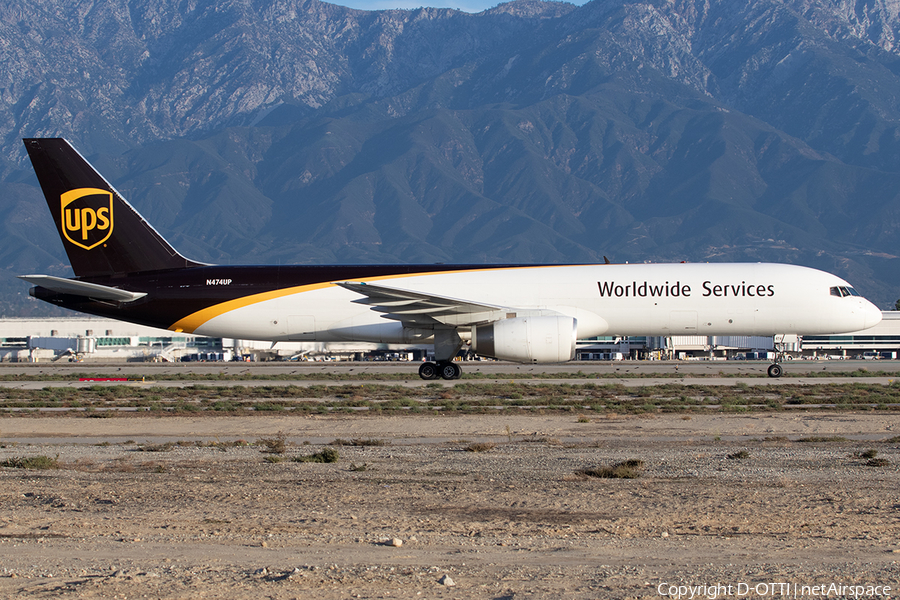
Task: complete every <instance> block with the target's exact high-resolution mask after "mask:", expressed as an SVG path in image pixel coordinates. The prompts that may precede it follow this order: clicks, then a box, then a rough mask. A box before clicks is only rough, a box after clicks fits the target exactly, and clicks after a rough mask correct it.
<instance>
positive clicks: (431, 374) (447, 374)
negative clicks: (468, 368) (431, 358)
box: [419, 360, 462, 379]
mask: <svg viewBox="0 0 900 600" xmlns="http://www.w3.org/2000/svg"><path fill="white" fill-rule="evenodd" d="M460 375H462V369H460V368H459V365H457V364H455V363H452V362H450V361H448V360H442V361H438V362H436V363H433V362H426V363H422V364H421V365H420V366H419V377H421V378H422V379H437V378H439V377H440V378H442V379H459V376H460Z"/></svg>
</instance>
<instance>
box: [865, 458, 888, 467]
mask: <svg viewBox="0 0 900 600" xmlns="http://www.w3.org/2000/svg"><path fill="white" fill-rule="evenodd" d="M889 464H891V461H889V460H888V459H886V458H870V459H869V460H867V461H866V462H864V463H863V465H865V466H867V467H886V466H888V465H889Z"/></svg>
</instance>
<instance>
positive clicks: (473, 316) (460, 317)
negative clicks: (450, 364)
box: [336, 281, 515, 327]
mask: <svg viewBox="0 0 900 600" xmlns="http://www.w3.org/2000/svg"><path fill="white" fill-rule="evenodd" d="M336 285H339V286H341V287H342V288H345V289H348V290H350V291H352V292H356V293H357V294H360V295H362V296H363V297H362V298H360V299H358V300H354V302H356V303H357V304H368V305H369V306H371V308H372V310H374V311H376V312H380V313H382V316H384V318H386V319H393V320H395V321H401V322H403V324H404V325H407V326H410V327H414V326H426V327H430V326H433V325H436V324H440V325H449V326H451V327H456V326H460V325H471V324H473V323H482V322H485V321H495V320H497V319H501V318H503V317H505V316H507V313H508V312H509V311H511V310H512V311H514V310H515V309H509V308H507V307H504V306H496V305H493V304H480V303H477V302H470V301H468V300H460V299H458V298H448V297H446V296H438V295H435V294H423V293H421V292H413V291H410V290H402V289H399V288H393V287H387V286H383V285H375V284H371V283H364V282H352V281H344V282H341V283H337V284H336Z"/></svg>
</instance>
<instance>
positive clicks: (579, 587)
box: [0, 412, 900, 599]
mask: <svg viewBox="0 0 900 600" xmlns="http://www.w3.org/2000/svg"><path fill="white" fill-rule="evenodd" d="M898 434H900V415H897V414H896V413H877V412H865V413H846V412H823V413H792V412H777V413H765V414H753V415H682V414H676V415H652V416H629V417H619V416H615V415H613V416H608V417H603V416H591V417H590V419H587V418H584V417H581V418H579V416H578V415H575V414H566V415H512V416H511V415H504V414H496V415H488V416H484V415H458V416H436V415H428V416H413V415H410V416H398V417H370V416H350V417H347V416H325V417H318V416H317V417H309V416H307V417H291V416H285V415H274V416H262V415H260V416H250V417H216V416H200V417H197V418H185V417H148V416H143V417H137V416H130V417H128V416H120V417H114V418H103V419H97V418H81V417H73V416H68V417H50V416H46V417H40V418H33V417H4V418H2V419H0V446H2V448H0V460H9V461H15V460H16V459H20V458H28V457H35V456H40V455H44V456H47V457H49V458H50V459H56V460H58V462H59V465H60V467H61V468H59V469H49V470H34V469H23V468H13V467H7V468H0V557H2V562H0V596H2V597H4V598H6V597H10V598H12V597H26V596H27V597H29V598H68V597H71V598H248V599H250V598H253V599H256V598H275V599H282V598H284V599H288V598H302V599H317V598H327V599H331V598H335V599H337V598H341V599H344V598H485V599H500V598H504V599H513V598H514V599H520V598H577V599H580V598H660V597H661V596H662V595H663V594H667V597H673V596H675V595H676V594H677V591H678V590H677V589H676V588H672V587H670V586H674V585H692V586H702V585H706V586H711V585H722V586H729V585H730V586H732V588H731V590H730V591H731V593H728V591H729V590H728V588H727V587H726V588H720V589H719V590H718V593H715V594H711V592H710V590H709V588H706V589H705V590H702V591H701V590H699V589H695V597H700V596H701V595H702V596H703V597H713V598H715V597H735V598H739V597H740V598H747V597H769V598H777V597H795V596H796V597H808V598H823V597H829V598H835V597H841V595H840V594H835V593H830V594H825V593H823V592H825V591H828V590H827V588H821V589H820V588H814V587H813V586H819V585H823V586H829V585H831V584H836V585H854V586H855V585H862V586H871V587H870V588H869V589H868V590H866V589H865V588H863V593H862V594H859V593H846V592H847V590H846V589H845V590H844V592H845V593H844V594H843V596H845V597H853V596H867V597H885V594H884V592H885V590H884V588H883V587H880V588H876V587H875V586H890V587H891V588H892V590H891V592H890V593H889V594H888V595H892V596H896V595H897V591H898V590H900V565H898V562H900V485H898V484H900V472H898V465H900V441H898V439H897V438H896V437H895V436H897V435H898ZM282 438H283V440H284V442H285V443H286V446H287V447H286V450H285V452H284V453H283V454H274V453H271V452H268V451H269V450H278V448H277V445H278V444H277V442H278V441H279V440H280V439H282ZM837 438H845V439H844V440H840V439H837ZM339 439H343V440H348V441H349V440H356V441H357V443H358V444H367V445H357V446H348V445H335V444H334V442H335V440H339ZM236 440H245V441H246V442H249V443H250V444H251V445H246V446H244V445H238V444H236V443H235V442H236ZM259 440H265V441H268V444H266V443H258V442H259ZM809 440H818V441H809ZM888 440H890V441H888ZM166 442H175V443H170V444H166ZM198 442H199V443H198ZM376 444H382V445H376ZM326 447H332V448H335V449H336V450H337V451H338V453H339V460H338V461H337V462H333V463H313V462H296V461H293V460H291V459H292V458H295V457H300V456H306V455H312V454H315V453H318V452H321V451H322V450H323V449H324V448H326ZM472 450H481V451H472ZM872 451H875V454H874V456H873V452H872ZM628 459H635V460H640V461H642V463H643V467H642V468H638V474H639V477H637V478H634V479H604V478H597V477H591V476H585V475H584V474H581V473H580V472H581V471H582V470H586V469H587V470H589V469H597V468H598V467H602V466H609V465H613V464H614V463H617V462H620V461H624V460H628ZM877 459H881V460H877ZM870 462H871V463H872V464H871V465H870V464H867V463H870ZM394 540H396V541H394ZM401 542H402V544H401V545H395V544H398V543H401ZM447 577H449V580H448V579H446V578H447ZM780 584H789V585H792V586H795V587H794V588H785V587H784V586H781V585H780ZM741 585H745V586H746V587H740V586H741ZM801 586H809V589H806V590H804V589H803V588H802V587H801ZM834 590H835V588H831V591H834ZM683 591H685V595H684V596H682V597H685V598H687V597H690V595H689V594H690V592H689V591H688V590H686V589H685V590H683ZM851 591H852V590H851ZM866 591H868V592H870V593H868V594H866ZM790 592H793V593H790ZM802 592H806V593H802ZM704 594H705V595H704Z"/></svg>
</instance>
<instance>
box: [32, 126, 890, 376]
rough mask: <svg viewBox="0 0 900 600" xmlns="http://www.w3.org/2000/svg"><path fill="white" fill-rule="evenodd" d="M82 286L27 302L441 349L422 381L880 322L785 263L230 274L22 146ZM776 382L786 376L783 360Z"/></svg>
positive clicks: (155, 321)
mask: <svg viewBox="0 0 900 600" xmlns="http://www.w3.org/2000/svg"><path fill="white" fill-rule="evenodd" d="M24 142H25V147H26V148H27V149H28V155H29V157H30V158H31V163H32V165H33V166H34V170H35V173H36V174H37V178H38V180H39V181H40V184H41V188H42V189H43V192H44V196H45V197H46V199H47V204H48V206H49V207H50V212H51V214H52V215H53V220H54V221H55V222H56V227H57V229H58V230H59V234H60V237H61V238H62V242H63V246H64V247H65V249H66V253H67V254H68V256H69V260H70V262H71V263H72V269H73V270H74V272H75V277H74V278H73V279H64V278H61V277H53V276H49V275H24V276H22V277H21V278H22V279H24V280H25V281H27V282H29V283H31V284H33V285H34V286H35V287H33V288H31V290H30V294H31V295H32V296H34V297H35V298H39V299H41V300H44V301H46V302H50V303H52V304H56V305H58V306H62V307H65V308H70V309H73V310H77V311H80V312H85V313H89V314H92V315H99V316H103V317H109V318H114V319H120V320H123V321H130V322H132V323H139V324H141V325H149V326H152V327H160V328H164V329H169V330H172V331H175V332H185V333H193V334H197V335H203V336H211V337H228V338H237V339H248V340H268V341H273V342H276V341H319V342H331V341H336V342H343V341H364V342H381V343H394V344H405V343H417V344H418V343H428V342H429V341H431V342H432V343H433V344H434V356H435V359H436V362H424V363H422V364H421V366H420V367H419V376H421V377H422V378H423V379H437V378H438V377H443V378H444V379H456V378H458V377H459V376H460V368H459V366H458V365H457V364H455V363H454V362H453V358H454V357H455V356H456V355H457V353H458V352H459V350H460V349H461V348H462V347H463V345H464V344H470V345H471V348H472V350H473V351H475V352H476V353H478V354H479V355H482V356H489V357H493V358H498V359H501V360H508V361H514V362H520V363H554V362H565V361H568V360H571V359H573V358H574V357H575V340H577V339H583V338H590V337H593V336H599V335H617V336H625V335H658V336H672V335H704V336H709V335H764V336H775V335H776V334H785V333H796V334H834V333H844V332H849V331H857V330H860V329H865V328H867V327H871V326H873V325H875V324H876V323H878V322H879V321H880V320H881V312H880V311H879V310H878V308H876V307H875V306H874V305H873V304H872V303H871V302H869V301H867V300H866V299H864V298H862V297H861V296H860V295H859V294H858V293H857V292H856V290H854V289H853V288H852V287H851V286H850V284H849V283H847V282H846V281H844V280H843V279H840V278H838V277H835V276H834V275H830V274H828V273H824V272H822V271H817V270H815V269H810V268H806V267H799V266H793V265H784V264H725V263H719V264H633V265H629V264H624V265H622V264H606V265H442V264H436V265H362V266H358V265H353V266H336V265H335V266H219V265H209V264H203V263H199V262H194V261H192V260H189V259H187V258H185V257H184V256H182V255H181V254H179V253H178V252H177V251H176V250H175V249H174V248H172V246H170V245H169V243H168V242H166V240H164V239H163V237H162V236H161V235H160V234H159V233H158V232H157V231H156V230H155V229H154V228H153V227H152V226H151V225H150V224H149V223H148V222H147V221H145V220H144V218H143V217H141V215H140V214H138V212H137V211H136V210H135V209H134V208H133V207H132V206H131V205H130V204H129V203H128V202H127V201H126V200H125V199H124V198H123V197H122V196H121V194H119V193H118V192H117V191H116V190H115V188H113V186H112V185H110V184H109V182H108V181H106V179H104V178H103V176H102V175H100V174H99V173H98V172H97V171H96V170H95V169H94V168H93V167H92V166H91V165H90V164H89V163H88V162H87V161H86V160H85V159H84V158H83V157H82V156H81V155H80V154H79V153H78V152H77V151H76V150H75V149H74V148H73V147H72V146H71V145H70V144H69V143H68V142H67V141H66V140H64V139H55V138H53V139H51V138H48V139H26V140H24ZM768 372H769V375H771V376H773V377H777V376H780V375H781V374H782V368H781V366H780V365H779V364H778V361H777V359H776V361H775V362H774V363H773V364H772V365H770V366H769V371H768Z"/></svg>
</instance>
